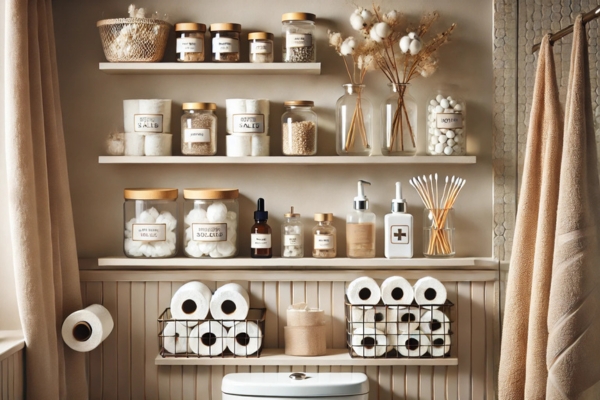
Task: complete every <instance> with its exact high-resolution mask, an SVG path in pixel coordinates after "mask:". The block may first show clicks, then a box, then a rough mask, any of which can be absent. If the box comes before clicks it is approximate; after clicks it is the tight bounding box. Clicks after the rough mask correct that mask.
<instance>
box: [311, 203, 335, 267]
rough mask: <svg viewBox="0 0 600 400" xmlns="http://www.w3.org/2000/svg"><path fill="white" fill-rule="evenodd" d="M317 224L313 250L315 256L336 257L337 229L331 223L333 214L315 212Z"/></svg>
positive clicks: (314, 232) (314, 231) (314, 230)
mask: <svg viewBox="0 0 600 400" xmlns="http://www.w3.org/2000/svg"><path fill="white" fill-rule="evenodd" d="M315 221H317V225H315V227H314V228H313V231H312V233H313V238H314V242H313V252H312V255H313V257H315V258H334V257H335V256H336V254H337V231H336V229H335V226H333V225H331V221H333V214H331V213H326V214H315Z"/></svg>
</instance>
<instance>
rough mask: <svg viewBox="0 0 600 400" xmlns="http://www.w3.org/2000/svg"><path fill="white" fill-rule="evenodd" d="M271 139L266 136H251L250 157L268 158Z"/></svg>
mask: <svg viewBox="0 0 600 400" xmlns="http://www.w3.org/2000/svg"><path fill="white" fill-rule="evenodd" d="M270 142H271V137H270V136H267V135H252V140H251V146H252V157H268V156H269V143H270Z"/></svg>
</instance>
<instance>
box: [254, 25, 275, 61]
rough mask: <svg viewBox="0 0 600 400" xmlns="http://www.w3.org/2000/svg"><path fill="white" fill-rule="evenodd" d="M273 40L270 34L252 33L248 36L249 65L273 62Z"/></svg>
mask: <svg viewBox="0 0 600 400" xmlns="http://www.w3.org/2000/svg"><path fill="white" fill-rule="evenodd" d="M273 39H274V36H273V34H272V33H270V32H252V33H249V34H248V46H249V50H250V62H251V63H272V62H273Z"/></svg>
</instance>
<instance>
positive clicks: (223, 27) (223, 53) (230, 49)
mask: <svg viewBox="0 0 600 400" xmlns="http://www.w3.org/2000/svg"><path fill="white" fill-rule="evenodd" d="M241 32H242V26H241V25H240V24H232V23H229V22H225V23H218V24H211V25H210V34H211V37H212V60H213V61H216V62H237V61H240V33H241Z"/></svg>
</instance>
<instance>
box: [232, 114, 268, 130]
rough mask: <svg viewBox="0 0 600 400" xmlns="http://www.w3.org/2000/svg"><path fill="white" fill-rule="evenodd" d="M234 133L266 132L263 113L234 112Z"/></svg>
mask: <svg viewBox="0 0 600 400" xmlns="http://www.w3.org/2000/svg"><path fill="white" fill-rule="evenodd" d="M233 133H265V116H264V115H263V114H234V115H233Z"/></svg>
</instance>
